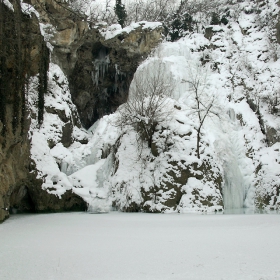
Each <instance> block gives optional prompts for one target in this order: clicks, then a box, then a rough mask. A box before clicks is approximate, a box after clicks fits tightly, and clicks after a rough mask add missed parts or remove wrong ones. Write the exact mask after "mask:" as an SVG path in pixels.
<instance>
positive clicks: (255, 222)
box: [0, 212, 280, 280]
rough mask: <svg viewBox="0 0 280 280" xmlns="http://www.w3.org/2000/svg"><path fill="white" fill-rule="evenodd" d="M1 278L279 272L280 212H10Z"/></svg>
mask: <svg viewBox="0 0 280 280" xmlns="http://www.w3.org/2000/svg"><path fill="white" fill-rule="evenodd" d="M0 262H1V266H0V279H1V280H4V279H5V280H17V279H18V280H32V279H34V280H35V279H36V280H38V279H40V280H45V279H55V280H56V279H57V280H64V279H65V280H66V279H67V280H71V279H75V280H87V279H88V280H91V279H98V280H99V279H100V280H102V279H110V280H117V279H121V280H126V279H131V280H135V279H182V280H185V279H191V280H195V279H201V280H206V279H213V280H218V279H225V280H230V279H238V280H240V279H241V280H242V279H252V280H260V279H262V280H268V279H280V215H183V214H165V215H161V214H137V213H133V214H129V213H118V212H112V213H109V214H99V215H90V214H87V213H63V214H41V215H15V216H12V217H11V218H10V219H8V220H7V221H5V222H4V223H3V224H2V225H0Z"/></svg>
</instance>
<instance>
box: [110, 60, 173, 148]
mask: <svg viewBox="0 0 280 280" xmlns="http://www.w3.org/2000/svg"><path fill="white" fill-rule="evenodd" d="M164 68H165V67H164V64H163V63H160V64H158V66H156V67H154V68H153V69H142V71H141V70H140V71H138V72H137V73H136V75H135V76H134V79H133V81H132V84H131V86H130V91H129V97H128V100H127V102H126V103H125V104H123V105H122V106H121V107H120V108H119V110H118V113H119V117H118V119H117V121H116V125H117V126H120V127H127V126H132V127H133V128H134V129H135V130H136V131H137V132H138V134H139V140H140V142H143V141H146V142H147V144H148V147H150V148H151V145H152V137H153V134H154V132H155V129H156V126H157V125H158V124H160V123H162V122H164V121H165V120H166V119H168V118H170V117H171V116H172V109H171V108H170V106H169V105H168V99H169V97H170V96H171V95H172V92H173V89H174V86H173V83H172V80H171V77H166V72H165V69H164Z"/></svg>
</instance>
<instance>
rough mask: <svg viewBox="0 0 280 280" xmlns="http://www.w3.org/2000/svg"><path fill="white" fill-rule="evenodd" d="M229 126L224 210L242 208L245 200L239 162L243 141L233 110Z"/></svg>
mask: <svg viewBox="0 0 280 280" xmlns="http://www.w3.org/2000/svg"><path fill="white" fill-rule="evenodd" d="M228 114H229V119H230V124H231V125H229V126H228V129H227V134H228V140H229V141H228V146H229V147H228V150H227V151H228V152H227V156H226V160H225V163H224V180H225V182H224V187H223V198H224V207H225V209H235V208H242V207H244V200H245V189H246V186H245V181H244V176H243V174H242V172H241V170H240V166H241V165H242V164H240V162H241V161H242V159H243V158H244V157H246V155H245V151H244V146H243V145H242V144H243V143H242V142H243V141H244V139H243V138H241V137H242V135H239V127H240V125H239V123H237V121H236V118H235V112H234V110H233V109H230V110H229V113H228Z"/></svg>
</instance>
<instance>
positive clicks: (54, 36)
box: [31, 0, 163, 128]
mask: <svg viewBox="0 0 280 280" xmlns="http://www.w3.org/2000/svg"><path fill="white" fill-rule="evenodd" d="M31 3H32V5H33V6H34V7H35V8H36V9H37V10H38V11H39V13H40V16H41V20H42V22H44V23H45V25H44V28H45V32H46V33H47V34H48V35H47V36H48V37H49V42H50V43H51V45H52V46H53V55H52V61H53V62H54V63H56V64H58V65H59V66H60V67H61V69H62V70H63V72H64V73H65V74H66V75H67V77H68V78H69V83H70V90H71V95H72V99H73V102H74V104H75V105H76V106H77V109H78V112H79V116H80V119H81V122H82V124H83V126H84V127H86V128H89V127H90V126H91V125H92V124H93V123H94V122H95V121H97V120H98V119H99V118H100V117H102V116H104V115H106V114H109V113H111V112H114V111H115V110H116V108H117V107H118V106H119V105H120V104H122V103H123V102H125V100H126V98H127V95H128V88H129V85H130V82H131V80H132V78H133V74H134V72H135V71H136V68H137V66H138V64H139V63H140V61H142V60H143V59H144V58H145V57H147V55H148V54H149V53H150V52H151V50H152V49H153V48H154V47H155V46H156V45H157V44H158V43H159V42H160V41H161V39H162V31H163V29H162V27H161V26H159V25H158V26H153V27H151V26H149V25H147V24H145V23H144V22H143V23H142V24H139V25H138V26H137V27H134V28H133V30H131V29H129V28H125V29H123V30H118V31H119V32H115V33H116V35H115V36H109V38H107V37H108V36H107V37H106V35H107V34H106V32H102V30H103V31H104V30H106V26H100V25H93V24H94V23H92V24H91V25H92V26H91V27H90V26H89V24H88V23H87V22H86V21H85V20H84V19H83V18H82V16H81V15H78V14H77V13H74V12H71V10H69V8H68V7H66V6H64V5H63V4H58V2H56V1H53V0H31ZM113 28H114V27H113ZM115 28H116V29H118V28H120V26H118V25H116V26H115ZM109 33H110V32H109ZM112 33H113V32H112Z"/></svg>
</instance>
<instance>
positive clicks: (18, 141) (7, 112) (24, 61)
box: [0, 1, 44, 221]
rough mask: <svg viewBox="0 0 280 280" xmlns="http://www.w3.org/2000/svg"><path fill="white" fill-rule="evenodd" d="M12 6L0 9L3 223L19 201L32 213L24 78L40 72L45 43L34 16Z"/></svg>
mask: <svg viewBox="0 0 280 280" xmlns="http://www.w3.org/2000/svg"><path fill="white" fill-rule="evenodd" d="M13 4H14V5H13V8H14V11H12V10H11V9H9V8H8V7H7V6H6V5H4V4H1V7H0V9H1V10H0V17H1V23H0V25H1V31H0V36H1V39H2V40H1V41H0V49H1V53H0V56H1V64H0V71H1V74H0V80H1V81H0V85H1V88H0V90H1V93H0V97H1V101H0V104H1V119H0V133H1V136H0V208H1V209H0V221H2V220H4V219H5V218H6V217H7V216H8V212H7V211H5V210H4V209H3V208H6V207H10V206H11V205H18V204H19V203H20V201H22V203H21V206H20V207H21V208H22V210H26V211H31V210H33V205H32V203H30V197H29V194H28V192H27V191H26V189H27V186H28V185H30V184H33V183H32V182H34V180H35V176H34V175H32V174H30V173H29V172H30V171H31V169H32V167H31V162H30V159H29V154H30V143H29V139H28V134H27V133H28V129H29V123H30V121H29V120H28V118H27V112H26V107H25V77H26V75H28V76H30V75H35V74H37V73H38V72H39V65H40V61H41V57H40V55H39V54H40V53H42V48H43V44H44V43H43V42H44V41H43V37H42V36H41V33H40V29H39V25H38V20H37V18H36V17H35V15H31V16H29V15H26V14H23V13H22V12H21V8H20V6H19V2H17V1H14V2H13Z"/></svg>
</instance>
